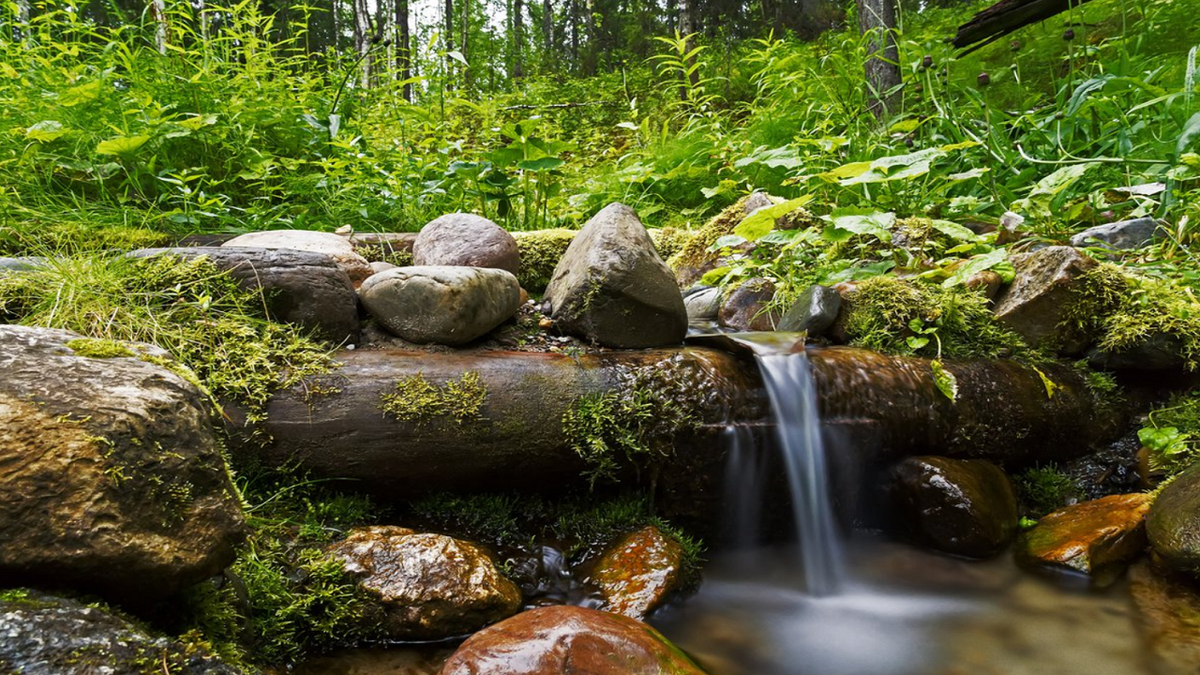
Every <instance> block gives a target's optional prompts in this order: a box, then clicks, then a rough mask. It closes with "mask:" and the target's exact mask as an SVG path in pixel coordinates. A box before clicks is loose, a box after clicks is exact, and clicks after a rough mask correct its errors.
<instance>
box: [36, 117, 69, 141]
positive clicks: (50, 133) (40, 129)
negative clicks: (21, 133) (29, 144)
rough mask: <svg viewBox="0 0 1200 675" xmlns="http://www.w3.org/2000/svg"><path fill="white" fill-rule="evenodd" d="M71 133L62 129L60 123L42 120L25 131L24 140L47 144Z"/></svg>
mask: <svg viewBox="0 0 1200 675" xmlns="http://www.w3.org/2000/svg"><path fill="white" fill-rule="evenodd" d="M69 133H71V132H70V130H68V129H63V125H62V123H61V122H56V121H54V120H43V121H41V122H38V123H37V124H35V125H33V126H31V127H29V128H28V129H26V130H25V138H27V139H29V140H31V141H37V142H39V143H49V142H51V141H56V140H58V139H60V138H62V137H63V136H66V135H67V134H69Z"/></svg>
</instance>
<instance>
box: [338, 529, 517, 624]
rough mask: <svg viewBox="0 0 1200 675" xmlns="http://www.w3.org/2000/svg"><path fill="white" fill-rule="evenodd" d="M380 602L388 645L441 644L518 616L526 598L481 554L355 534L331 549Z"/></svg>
mask: <svg viewBox="0 0 1200 675" xmlns="http://www.w3.org/2000/svg"><path fill="white" fill-rule="evenodd" d="M329 555H330V556H331V557H333V558H334V559H336V560H339V561H341V562H342V563H343V564H344V566H345V570H346V572H347V573H348V574H350V575H351V576H353V577H355V578H357V579H358V582H359V586H360V587H361V588H362V589H363V590H364V591H366V592H367V594H368V595H370V596H372V597H374V598H375V599H376V600H377V602H378V603H379V608H380V610H381V612H382V614H383V621H382V625H383V627H384V631H385V634H386V635H387V637H389V638H392V639H395V640H440V639H445V638H452V637H458V636H461V635H466V634H468V633H472V632H474V631H477V630H479V629H480V628H483V627H484V626H487V625H488V624H491V623H495V622H496V621H499V620H501V619H504V618H506V617H509V616H512V615H513V614H515V613H516V612H517V610H519V609H520V608H521V591H520V590H519V589H518V588H517V587H516V585H515V584H513V582H511V581H509V580H508V579H507V578H505V577H504V576H503V575H502V574H500V571H499V570H497V569H496V564H495V561H494V560H493V559H492V556H491V555H490V554H489V553H488V552H487V551H485V550H483V549H482V548H480V547H479V546H476V545H475V544H472V543H470V542H466V541H462V540H459V539H454V538H453V537H448V536H446V535H442V534H429V533H420V532H414V531H412V530H409V529H406V528H403V527H394V526H386V525H385V526H376V527H363V528H357V529H355V530H352V531H351V532H350V534H349V536H347V537H346V538H345V539H344V540H342V541H340V542H338V543H336V544H334V545H333V546H331V547H330V549H329Z"/></svg>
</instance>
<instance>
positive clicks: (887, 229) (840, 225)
mask: <svg viewBox="0 0 1200 675" xmlns="http://www.w3.org/2000/svg"><path fill="white" fill-rule="evenodd" d="M825 219H826V220H828V221H829V222H830V223H832V224H833V226H834V227H835V228H837V229H839V230H844V231H847V232H851V233H854V234H869V235H871V236H873V237H875V238H876V239H878V240H879V241H882V242H885V243H886V242H889V241H891V240H892V233H891V228H892V225H894V224H895V223H896V214H894V213H892V212H890V211H887V212H885V211H878V210H876V209H860V208H853V207H844V208H840V209H834V210H833V212H832V213H830V214H829V215H828V216H826V217H825Z"/></svg>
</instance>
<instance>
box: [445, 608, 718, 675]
mask: <svg viewBox="0 0 1200 675" xmlns="http://www.w3.org/2000/svg"><path fill="white" fill-rule="evenodd" d="M484 673H486V674H487V675H704V672H703V671H702V670H700V668H698V667H697V666H696V664H694V663H692V661H691V660H690V659H689V658H688V657H687V656H686V655H684V653H683V652H682V651H680V650H679V648H678V647H676V646H675V645H673V644H671V643H670V642H669V641H667V639H666V638H665V637H663V636H662V634H660V633H659V632H658V631H656V630H654V629H653V628H651V627H650V626H648V625H646V624H644V623H642V622H640V621H637V620H635V619H630V618H629V617H625V616H620V615H617V614H610V613H608V612H601V611H597V610H594V609H584V608H583V607H569V606H557V607H542V608H539V609H534V610H530V611H528V612H523V613H521V614H518V615H516V616H514V617H512V618H511V619H507V620H505V621H502V622H500V623H498V624H496V625H495V626H491V627H490V628H485V629H484V630H482V631H480V632H478V633H476V634H475V635H472V636H471V637H469V638H467V641H466V642H464V643H463V645H462V646H461V647H459V648H458V651H456V652H454V654H452V655H451V656H450V659H449V660H448V661H447V662H446V665H445V667H444V668H443V669H442V675H482V674H484Z"/></svg>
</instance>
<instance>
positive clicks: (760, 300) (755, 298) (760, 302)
mask: <svg viewBox="0 0 1200 675" xmlns="http://www.w3.org/2000/svg"><path fill="white" fill-rule="evenodd" d="M774 297H775V284H773V283H771V281H770V280H769V279H750V280H749V281H747V282H745V283H743V284H742V285H741V286H738V287H737V288H735V289H733V292H731V293H730V294H729V295H728V296H727V297H726V298H725V301H724V302H723V303H721V310H720V311H719V312H718V313H717V322H718V323H720V324H721V325H722V326H725V327H727V328H736V329H737V330H755V331H765V330H775V326H776V325H777V324H778V323H779V320H780V312H779V310H778V309H771V308H769V304H770V302H771V300H772V299H773V298H774Z"/></svg>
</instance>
